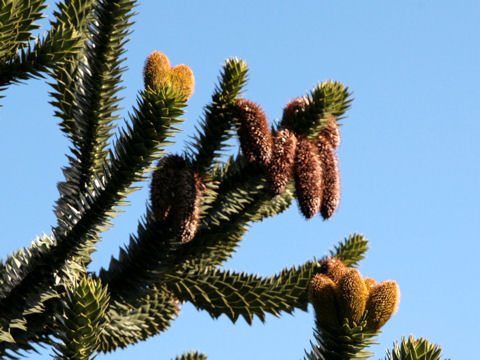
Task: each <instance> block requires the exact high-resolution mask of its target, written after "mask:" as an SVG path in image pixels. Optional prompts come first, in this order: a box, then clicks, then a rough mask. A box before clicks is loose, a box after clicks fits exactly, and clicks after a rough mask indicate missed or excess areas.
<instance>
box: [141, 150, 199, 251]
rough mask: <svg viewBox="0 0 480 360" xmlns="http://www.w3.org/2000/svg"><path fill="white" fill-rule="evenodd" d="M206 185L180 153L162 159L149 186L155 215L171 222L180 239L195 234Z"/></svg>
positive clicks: (185, 238)
mask: <svg viewBox="0 0 480 360" xmlns="http://www.w3.org/2000/svg"><path fill="white" fill-rule="evenodd" d="M204 189H205V187H204V184H203V182H202V180H201V179H200V178H199V177H198V176H197V175H196V174H195V173H194V172H193V170H192V169H191V168H190V166H189V165H188V162H187V161H186V160H185V159H184V158H182V157H181V156H178V155H169V156H166V157H164V158H163V159H162V160H160V161H159V164H158V167H157V169H156V170H155V172H154V173H153V178H152V185H151V189H150V199H151V202H152V211H153V216H154V217H155V219H156V220H157V221H164V220H166V221H168V224H169V226H171V228H172V229H173V231H174V232H175V234H176V237H177V241H181V242H188V241H191V240H192V239H193V237H194V236H195V234H196V231H197V228H198V222H199V208H200V202H201V196H202V193H203V191H204Z"/></svg>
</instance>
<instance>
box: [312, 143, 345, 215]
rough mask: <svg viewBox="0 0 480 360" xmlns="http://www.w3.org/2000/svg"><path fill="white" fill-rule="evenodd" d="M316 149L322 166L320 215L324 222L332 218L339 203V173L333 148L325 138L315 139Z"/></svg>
mask: <svg viewBox="0 0 480 360" xmlns="http://www.w3.org/2000/svg"><path fill="white" fill-rule="evenodd" d="M317 149H318V154H319V157H320V163H321V166H322V170H323V171H322V181H323V192H322V205H321V207H320V213H321V214H322V217H323V219H324V220H327V219H329V218H331V217H332V216H333V214H334V213H335V211H336V210H337V209H338V205H339V203H340V171H339V168H338V158H337V153H336V150H335V148H334V147H333V146H332V145H331V144H330V142H328V140H327V138H326V137H322V136H321V137H319V138H318V139H317Z"/></svg>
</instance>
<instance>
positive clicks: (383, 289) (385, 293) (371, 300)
mask: <svg viewBox="0 0 480 360" xmlns="http://www.w3.org/2000/svg"><path fill="white" fill-rule="evenodd" d="M399 303H400V288H399V287H398V284H397V283H396V282H395V281H393V280H387V281H382V282H381V283H379V284H377V285H375V286H374V287H373V288H372V289H371V290H370V295H369V297H368V300H367V306H366V310H367V311H368V313H367V327H368V329H369V330H372V331H377V330H378V329H380V328H381V327H382V326H383V325H385V323H386V322H387V321H388V320H389V319H390V318H391V317H392V315H393V314H394V313H395V312H396V311H397V308H398V304H399Z"/></svg>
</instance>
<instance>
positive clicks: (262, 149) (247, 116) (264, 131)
mask: <svg viewBox="0 0 480 360" xmlns="http://www.w3.org/2000/svg"><path fill="white" fill-rule="evenodd" d="M233 113H234V116H235V117H236V118H237V119H238V121H239V128H238V136H239V138H240V145H241V147H242V151H243V154H244V155H245V157H246V159H247V160H248V161H250V162H258V163H260V164H261V165H263V166H266V165H267V164H268V163H269V162H270V157H271V154H272V134H271V133H270V129H269V128H268V122H267V117H266V116H265V113H264V112H263V110H262V109H261V108H260V106H258V105H257V104H255V103H254V102H253V101H250V100H246V99H239V100H237V101H236V103H235V105H234V109H233Z"/></svg>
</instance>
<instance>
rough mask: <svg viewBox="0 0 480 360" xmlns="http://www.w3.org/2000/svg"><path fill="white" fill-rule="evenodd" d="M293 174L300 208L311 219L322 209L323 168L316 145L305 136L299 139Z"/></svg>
mask: <svg viewBox="0 0 480 360" xmlns="http://www.w3.org/2000/svg"><path fill="white" fill-rule="evenodd" d="M293 174H294V178H295V189H296V193H297V199H298V204H299V206H300V210H301V211H302V214H303V215H304V216H305V217H306V218H307V219H310V218H311V217H313V216H314V215H315V214H316V213H318V212H319V211H320V206H321V201H322V190H323V189H322V188H323V183H322V168H321V166H320V158H319V156H318V152H317V149H316V147H315V146H313V145H312V144H311V143H310V142H309V141H308V140H307V139H306V138H303V137H302V138H300V139H298V143H297V149H296V152H295V164H294V169H293Z"/></svg>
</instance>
